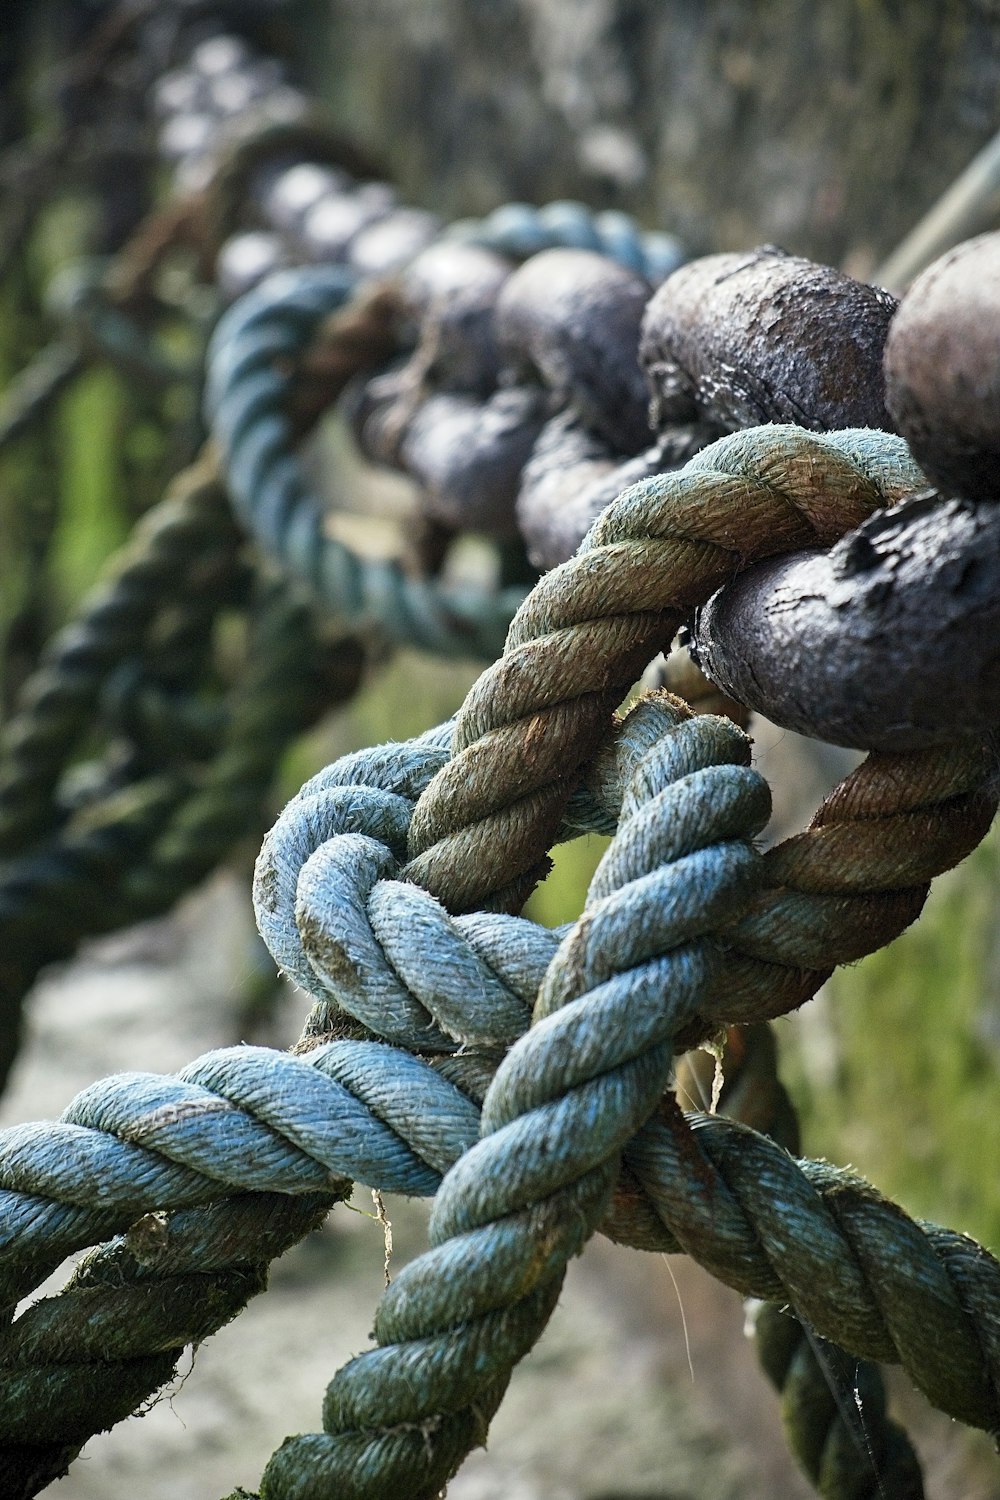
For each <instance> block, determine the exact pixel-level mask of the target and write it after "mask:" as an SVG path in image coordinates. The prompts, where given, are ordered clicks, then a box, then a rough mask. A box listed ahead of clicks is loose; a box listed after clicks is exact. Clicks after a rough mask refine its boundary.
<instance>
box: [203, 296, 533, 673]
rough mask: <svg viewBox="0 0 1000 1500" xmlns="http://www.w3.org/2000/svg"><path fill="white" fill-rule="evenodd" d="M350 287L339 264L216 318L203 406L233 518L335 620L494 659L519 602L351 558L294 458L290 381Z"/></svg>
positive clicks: (508, 594)
mask: <svg viewBox="0 0 1000 1500" xmlns="http://www.w3.org/2000/svg"><path fill="white" fill-rule="evenodd" d="M353 284H354V277H353V276H352V275H351V273H349V272H346V271H344V270H343V269H341V268H337V267H330V268H327V269H324V270H319V269H316V270H308V271H296V272H285V273H279V274H278V275H277V276H275V277H274V278H272V279H271V280H270V281H269V282H267V283H266V284H265V285H264V286H263V287H262V288H261V289H260V290H259V291H257V292H253V293H251V294H250V295H249V296H247V297H245V298H243V299H242V300H241V301H240V302H239V303H237V304H236V306H235V307H233V308H231V309H230V311H229V312H228V313H226V314H225V316H224V317H223V318H222V319H221V321H220V323H219V325H218V327H217V329H216V331H215V334H214V335H213V338H212V343H211V347H210V351H209V365H210V370H209V378H208V388H207V403H208V413H209V419H210V421H211V424H212V430H213V434H214V436H215V438H216V440H217V442H218V443H219V445H220V450H221V454H222V461H223V464H224V467H225V471H226V479H227V483H228V485H229V488H230V491H231V493H232V496H233V499H234V502H235V504H236V506H237V508H238V509H239V512H240V514H241V516H242V517H243V518H244V519H245V520H246V522H247V523H248V524H249V526H250V527H251V529H252V531H253V533H254V535H255V536H256V537H257V539H258V540H259V541H260V543H261V545H262V546H264V547H265V548H266V549H267V551H268V552H269V553H271V554H272V555H273V556H276V557H279V558H280V559H281V560H282V562H283V563H284V564H285V566H286V567H288V568H289V569H290V570H291V571H292V572H293V574H294V575H295V576H296V577H299V578H302V579H303V580H304V581H306V582H307V583H308V584H309V586H310V587H311V588H312V589H313V590H314V591H315V592H316V594H317V595H318V596H319V597H320V598H322V599H323V600H324V601H325V602H326V603H327V604H328V605H329V606H331V607H332V608H333V609H335V610H336V611H337V613H338V615H339V616H341V617H342V618H344V619H345V620H347V621H349V622H352V623H354V622H358V621H360V620H367V621H369V622H373V623H377V624H378V625H379V626H380V627H381V628H382V629H383V630H385V631H386V632H387V633H388V634H389V635H390V637H392V638H394V639H396V640H405V641H409V642H411V643H412V644H414V645H418V646H424V647H427V648H430V649H432V650H435V651H439V652H442V653H444V654H446V655H448V654H456V653H457V654H459V655H473V656H475V655H482V656H487V657H490V656H493V655H494V654H495V652H496V650H497V649H498V648H499V646H500V643H501V641H502V639H503V635H504V632H505V631H506V628H507V623H508V621H509V619H510V617H511V615H512V613H513V611H514V609H515V608H516V605H517V602H518V600H519V599H520V598H521V597H522V595H521V592H520V591H519V590H505V591H500V592H498V593H496V594H492V595H491V594H486V595H484V594H483V593H481V592H480V591H477V590H474V589H469V588H458V587H457V586H446V585H444V584H441V583H437V582H435V581H433V580H425V579H421V578H411V577H408V576H407V575H406V574H405V573H404V572H403V570H402V568H401V567H400V566H399V564H398V563H395V562H391V561H379V562H376V561H371V560H368V559H365V558H361V557H358V556H357V555H356V554H355V553H353V552H352V551H351V550H350V549H349V548H348V547H346V546H345V545H344V544H343V543H342V542H340V541H339V540H337V539H336V538H334V537H331V536H328V535H327V534H326V533H325V532H324V530H323V520H322V512H321V510H320V507H319V505H318V502H317V501H316V499H315V497H314V496H313V495H312V494H311V493H310V492H309V489H308V487H307V484H306V480H305V477H304V475H303V473H302V471H301V469H300V467H299V464H298V461H297V459H296V458H295V457H294V455H293V451H292V427H291V417H290V412H289V410H288V404H289V403H288V386H289V379H288V376H287V375H286V374H285V373H284V372H283V371H282V369H281V368H280V362H281V361H288V360H289V359H292V358H294V357H295V355H297V354H299V353H300V352H302V351H303V350H304V349H305V347H306V345H307V343H308V341H309V339H310V337H311V335H312V333H313V330H314V329H315V328H316V327H317V325H318V323H319V322H320V321H321V320H322V319H323V318H324V317H326V316H328V315H329V314H330V313H332V312H335V311H336V310H337V309H338V308H340V307H341V306H343V304H344V302H345V300H346V298H347V297H348V295H349V293H350V291H351V288H352V286H353Z"/></svg>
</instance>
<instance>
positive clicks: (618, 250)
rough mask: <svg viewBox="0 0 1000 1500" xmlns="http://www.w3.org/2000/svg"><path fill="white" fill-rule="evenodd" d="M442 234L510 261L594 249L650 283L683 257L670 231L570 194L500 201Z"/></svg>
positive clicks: (663, 274)
mask: <svg viewBox="0 0 1000 1500" xmlns="http://www.w3.org/2000/svg"><path fill="white" fill-rule="evenodd" d="M445 234H446V235H447V236H448V238H450V239H458V240H462V241H464V242H465V243H466V244H472V245H482V246H483V247H484V248H485V249H487V250H496V251H497V252H498V253H499V254H501V255H509V256H510V257H511V259H513V260H527V259H528V257H529V256H531V255H537V253H538V252H539V251H540V250H557V249H574V250H597V251H599V252H600V254H602V255H608V256H610V257H611V259H612V260H617V261H619V262H620V263H621V264H622V265H623V266H627V267H628V269H629V270H631V271H638V272H639V274H640V275H641V276H645V277H646V279H647V280H648V281H651V282H653V283H654V284H656V283H659V282H661V281H664V280H665V279H666V278H667V277H668V276H669V275H670V273H671V272H672V271H676V270H677V268H678V266H681V265H683V264H684V261H685V260H686V259H687V256H686V255H685V253H684V249H683V246H682V245H681V243H680V241H679V240H677V239H675V238H674V236H673V235H672V234H665V233H663V232H661V231H659V230H650V229H641V228H640V227H639V226H638V225H637V224H636V222H635V220H634V219H633V218H632V217H631V215H630V214H624V213H620V212H619V211H618V210H617V209H605V210H604V211H603V212H601V213H595V212H594V210H593V209H592V208H588V207H587V205H586V204H585V203H577V202H575V201H573V200H571V199H559V200H557V201H556V202H554V203H546V204H545V205H544V206H543V207H541V208H538V207H536V206H535V205H534V204H532V203H505V204H503V206H502V207H500V208H495V209H494V210H493V212H492V213H490V214H487V215H486V217H485V218H482V219H459V220H458V221H457V222H456V223H454V224H451V225H449V227H448V229H446V230H445Z"/></svg>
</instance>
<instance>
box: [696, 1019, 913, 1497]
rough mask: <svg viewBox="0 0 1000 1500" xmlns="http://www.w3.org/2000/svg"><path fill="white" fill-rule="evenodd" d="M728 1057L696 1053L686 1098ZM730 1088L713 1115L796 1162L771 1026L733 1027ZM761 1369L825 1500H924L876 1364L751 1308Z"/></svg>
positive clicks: (727, 1066)
mask: <svg viewBox="0 0 1000 1500" xmlns="http://www.w3.org/2000/svg"><path fill="white" fill-rule="evenodd" d="M719 1066H720V1055H719V1054H718V1053H717V1054H716V1057H715V1058H712V1057H710V1055H709V1053H708V1052H707V1051H705V1050H702V1049H699V1050H698V1051H696V1052H690V1053H688V1054H687V1056H686V1057H684V1058H683V1059H682V1061H681V1064H680V1065H679V1067H678V1069H677V1078H676V1092H677V1098H678V1101H680V1100H681V1099H688V1100H696V1099H697V1098H698V1097H702V1098H705V1099H707V1098H708V1090H709V1088H712V1089H713V1090H714V1088H715V1084H716V1078H715V1069H716V1068H717V1067H719ZM721 1067H722V1069H723V1073H722V1087H721V1089H720V1090H719V1093H718V1097H717V1099H715V1098H713V1111H712V1112H713V1113H715V1112H716V1111H718V1112H719V1113H721V1114H723V1115H725V1116H726V1117H727V1118H728V1119H733V1120H738V1121H739V1122H740V1123H741V1124H744V1125H751V1126H753V1128H754V1129H755V1130H758V1131H763V1132H764V1133H765V1134H766V1135H768V1136H769V1137H770V1138H771V1140H774V1141H776V1142H777V1143H778V1144H779V1145H782V1146H784V1147H785V1149H786V1150H788V1151H790V1152H792V1153H793V1154H795V1155H797V1154H798V1150H799V1128H798V1118H797V1116H796V1113H795V1106H794V1104H793V1103H792V1100H791V1098H790V1097H789V1095H788V1093H787V1091H786V1090H785V1088H784V1086H783V1085H782V1082H781V1079H780V1078H779V1076H778V1052H777V1043H776V1041H775V1037H774V1032H773V1030H772V1028H771V1027H770V1026H769V1025H768V1023H767V1022H766V1021H764V1022H758V1023H755V1024H753V1025H751V1026H746V1027H729V1028H728V1030H727V1032H726V1037H725V1045H724V1051H723V1053H722V1054H721ZM747 1311H748V1314H749V1317H748V1322H749V1324H750V1326H752V1328H753V1338H754V1345H755V1348H756V1351H757V1357H758V1359H759V1360H760V1363H761V1366H762V1368H763V1370H764V1373H765V1374H766V1375H767V1377H768V1379H769V1380H770V1381H771V1383H772V1385H774V1386H775V1388H776V1389H777V1391H778V1393H779V1395H780V1397H781V1417H782V1422H783V1425H784V1428H785V1435H786V1437H787V1440H788V1446H789V1448H790V1450H791V1452H792V1454H793V1456H794V1457H795V1458H796V1460H797V1461H798V1463H799V1464H800V1466H801V1467H802V1469H803V1471H804V1472H805V1474H806V1475H807V1477H808V1478H809V1480H810V1481H811V1483H812V1484H813V1486H814V1487H815V1489H816V1490H817V1492H818V1493H819V1494H820V1495H821V1496H822V1497H823V1500H884V1497H886V1496H889V1495H892V1496H896V1497H898V1500H923V1497H924V1490H923V1482H922V1479H921V1473H920V1463H919V1460H918V1459H917V1457H916V1454H915V1453H914V1451H913V1448H912V1446H911V1445H910V1442H909V1439H908V1438H907V1436H906V1433H905V1432H904V1431H903V1429H902V1428H901V1427H900V1426H899V1425H898V1423H895V1422H893V1421H892V1420H891V1419H890V1417H889V1415H888V1412H887V1410H886V1393H885V1384H884V1381H883V1379H882V1372H881V1370H880V1369H879V1367H878V1365H876V1364H873V1363H872V1362H871V1361H870V1360H857V1359H854V1358H852V1357H851V1356H850V1355H848V1354H847V1353H846V1352H845V1351H844V1350H843V1349H840V1348H838V1347H837V1345H836V1344H831V1343H830V1342H829V1341H828V1340H820V1339H819V1338H818V1336H817V1335H815V1334H813V1333H811V1332H810V1330H809V1329H808V1327H807V1326H806V1325H805V1324H803V1323H802V1322H801V1321H800V1320H799V1319H798V1318H797V1317H796V1316H795V1315H794V1313H792V1312H791V1311H790V1310H788V1309H779V1308H778V1307H777V1306H775V1305H774V1304H772V1303H767V1302H750V1303H748V1304H747Z"/></svg>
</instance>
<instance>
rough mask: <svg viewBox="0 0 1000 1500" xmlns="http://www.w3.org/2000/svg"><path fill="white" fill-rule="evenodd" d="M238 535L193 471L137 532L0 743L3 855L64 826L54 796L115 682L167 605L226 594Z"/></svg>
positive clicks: (213, 483) (58, 643) (221, 498)
mask: <svg viewBox="0 0 1000 1500" xmlns="http://www.w3.org/2000/svg"><path fill="white" fill-rule="evenodd" d="M237 543H238V532H237V530H236V528H235V526H234V523H233V519H232V516H231V513H230V510H229V506H228V504H227V501H226V495H225V491H224V489H223V488H222V486H221V484H220V482H219V479H218V477H217V474H216V472H215V469H214V467H213V466H212V465H211V464H207V465H202V466H200V467H195V468H194V469H192V470H189V471H187V472H186V473H185V475H184V476H182V477H181V478H179V479H178V480H177V481H176V482H175V484H174V486H173V487H172V489H171V491H170V493H169V494H168V496H167V498H166V499H165V500H164V501H163V503H162V505H161V506H160V507H158V508H157V509H156V511H155V512H152V513H150V515H149V516H148V517H146V518H145V519H144V520H143V521H142V522H141V523H140V524H139V526H138V528H137V530H136V532H135V535H134V537H133V538H132V540H131V542H130V543H129V544H128V546H127V547H126V548H125V549H124V550H123V551H122V553H120V554H119V556H118V558H117V559H116V560H115V561H114V562H113V563H112V565H111V576H110V577H109V579H108V580H107V582H106V583H103V584H100V585H98V588H97V590H96V591H95V593H94V595H93V596H92V597H91V599H90V600H89V601H88V602H87V604H86V606H85V608H84V611H83V612H82V614H81V615H80V616H79V617H78V618H77V619H76V620H74V621H73V622H72V623H71V624H70V625H68V626H67V627H66V628H65V629H64V630H63V631H62V632H60V633H59V634H58V635H57V636H56V637H55V639H54V640H53V641H52V643H51V644H50V646H49V647H48V649H47V650H46V653H45V655H44V657H43V660H42V662H41V663H40V665H39V667H38V670H37V671H36V672H35V674H34V675H33V676H32V678H31V679H30V681H29V682H28V684H27V685H26V687H25V689H24V692H23V694H22V697H21V701H20V702H19V704H18V706H17V710H16V712H15V714H14V715H13V717H12V718H11V719H10V720H9V721H8V723H7V724H6V725H5V726H4V730H3V735H2V738H0V754H2V757H3V760H2V765H0V855H2V856H10V855H13V854H16V853H18V852H19V851H20V850H21V849H23V848H25V847H26V846H27V845H28V844H29V843H30V841H31V840H32V839H35V838H37V837H39V836H40V835H42V834H44V833H46V832H47V831H49V830H50V829H51V828H52V827H53V825H54V823H55V822H56V820H57V819H58V815H59V814H58V807H57V804H56V802H55V800H54V797H53V793H54V790H55V786H56V783H57V781H58V778H59V776H60V775H61V773H62V770H63V767H64V765H65V763H66V758H67V755H68V753H69V751H70V749H71V747H72V746H73V745H74V744H75V743H76V740H77V738H78V736H79V735H80V733H81V732H82V730H83V729H84V727H85V726H86V725H87V723H88V721H89V717H90V714H91V712H92V710H93V706H94V703H95V701H96V697H97V694H98V693H99V691H100V689H101V686H102V684H103V683H104V682H105V681H106V679H107V677H108V675H109V674H110V672H111V671H112V670H113V669H114V668H115V667H116V666H117V665H118V664H120V663H121V662H122V661H125V660H127V659H128V658H130V657H132V656H134V655H135V653H136V649H137V645H138V643H139V642H141V641H142V638H143V634H144V632H145V631H146V629H147V628H148V626H149V624H150V622H151V621H152V620H153V619H154V618H155V617H156V615H157V612H158V611H159V609H160V608H161V606H162V605H163V603H164V602H165V601H170V600H173V599H174V598H175V597H176V595H177V593H178V590H179V588H182V587H183V586H184V585H187V586H188V587H191V588H194V587H197V589H198V590H199V591H201V592H204V591H205V590H211V589H213V588H217V587H219V586H220V582H221V580H222V579H223V577H224V575H225V574H227V573H228V572H229V571H230V570H231V568H232V558H233V553H234V550H235V548H236V546H237Z"/></svg>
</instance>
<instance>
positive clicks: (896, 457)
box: [408, 425, 922, 911]
mask: <svg viewBox="0 0 1000 1500" xmlns="http://www.w3.org/2000/svg"><path fill="white" fill-rule="evenodd" d="M921 483H922V475H921V474H920V471H919V469H917V467H916V465H915V464H914V463H913V461H912V459H911V458H910V456H909V453H908V451H907V449H906V445H905V444H904V443H903V442H902V441H901V440H899V439H896V438H892V437H889V436H887V435H886V434H885V433H880V432H877V431H874V430H870V429H859V430H857V431H849V432H843V433H837V434H835V435H820V434H808V433H805V432H803V431H801V430H800V429H798V428H794V427H787V426H780V425H777V426H773V427H765V428H757V429H753V430H751V431H749V432H746V433H737V434H734V435H733V436H731V437H727V438H723V439H721V440H720V441H719V442H717V443H714V444H712V445H711V446H710V447H709V448H706V449H704V450H703V451H702V452H701V453H700V454H698V455H697V456H696V457H695V458H693V459H692V460H691V461H690V462H689V463H688V464H687V465H686V466H685V467H684V469H682V470H679V471H677V472H676V473H674V474H667V475H662V476H659V477H657V478H654V479H650V480H646V481H644V482H643V483H641V484H638V485H635V486H634V487H633V488H632V489H630V490H627V491H625V493H624V494H623V495H621V496H619V498H618V499H617V500H616V501H615V502H614V503H613V504H612V505H611V506H610V507H609V508H608V510H607V511H605V512H604V514H603V515H602V516H601V517H600V519H599V520H598V521H597V522H596V523H595V525H594V527H593V528H592V529H591V531H590V532H589V533H588V536H587V538H586V539H585V541H584V543H583V545H582V547H581V549H580V551H579V552H578V553H577V555H576V556H575V557H574V558H573V559H571V560H570V561H569V562H567V563H565V564H563V565H562V566H561V567H558V568H555V569H553V570H552V572H550V573H548V574H546V575H545V577H544V578H542V579H541V581H540V582H539V584H538V585H537V587H536V588H535V589H534V591H533V592H532V594H531V595H530V596H529V598H528V599H527V600H526V602H525V603H524V605H523V606H522V607H521V609H520V610H519V612H518V614H517V616H516V618H515V620H514V622H513V623H512V625H511V629H510V633H509V636H508V639H507V645H506V647H505V650H504V654H503V656H502V657H501V658H500V660H499V661H498V662H496V663H495V665H494V666H492V667H490V668H489V669H487V671H486V672H485V673H483V675H482V676H481V677H480V678H479V680H478V682H477V683H476V684H475V686H474V687H473V689H472V691H471V692H470V694H469V696H468V698H467V699H466V702H465V704H464V705H463V708H462V711H461V713H460V715H459V718H458V721H457V725H456V731H455V741H454V746H453V750H454V754H453V757H452V760H451V761H450V762H449V764H448V766H447V767H445V769H444V770H443V771H442V772H441V774H440V776H439V778H438V779H437V780H436V782H435V783H434V784H433V785H432V786H431V787H430V788H429V789H428V792H427V793H426V795H425V797H424V798H423V800H422V803H421V806H420V807H419V808H418V810H417V813H416V815H415V818H414V822H413V824H412V826H411V830H410V849H411V856H412V858H411V863H410V865H409V867H408V876H409V878H411V879H413V880H414V881H415V882H416V883H418V884H420V885H423V886H424V887H425V888H426V889H428V890H430V891H432V892H433V893H434V894H435V895H437V896H438V897H439V898H440V899H441V900H443V902H444V904H445V905H446V906H447V907H448V908H449V909H450V910H452V911H463V910H469V909H471V908H474V907H476V906H481V905H482V904H484V903H486V902H489V903H491V904H494V905H504V906H508V907H509V908H514V909H516V908H517V907H518V906H519V905H520V904H521V902H522V901H523V900H524V897H525V896H526V894H527V891H528V890H529V889H530V888H531V886H532V885H533V884H534V882H535V880H536V878H537V876H538V873H539V869H538V862H537V854H536V852H535V851H536V850H537V848H538V847H539V846H542V847H544V846H545V845H546V844H547V843H548V842H550V841H551V836H552V834H553V833H554V831H555V828H556V827H557V826H558V822H559V819H560V817H561V814H562V808H563V807H564V806H565V802H566V799H567V797H568V795H569V793H570V792H571V790H572V788H573V786H574V784H575V781H576V780H577V779H578V776H579V768H580V767H581V766H582V765H583V764H584V763H585V762H586V761H587V760H588V759H589V758H590V757H591V756H592V755H593V752H594V749H595V747H596V745H597V744H598V743H599V741H600V738H601V736H602V735H603V733H604V732H605V730H606V726H607V723H608V720H609V718H610V715H611V712H612V710H613V709H614V707H615V706H616V705H617V704H618V703H620V702H621V700H622V698H623V697H624V695H625V693H626V692H627V690H628V688H629V686H630V685H631V683H632V682H633V681H634V680H635V678H636V677H637V676H638V675H639V673H640V671H641V670H642V668H643V666H645V664H646V662H647V661H649V660H650V658H651V657H653V656H655V655H656V653H657V652H658V651H661V650H664V649H666V648H668V647H669V644H670V641H671V639H672V637H673V635H674V633H675V631H676V629H677V627H678V626H679V625H680V623H681V622H682V620H683V618H684V616H685V614H687V613H688V611H690V609H691V608H692V607H693V606H694V605H695V604H697V603H699V602H701V601H702V600H704V599H705V598H707V597H708V595H709V594H711V593H712V592H713V591H714V590H715V588H717V587H718V586H719V584H720V583H722V582H724V581H725V580H726V579H728V578H730V577H731V576H732V575H733V574H734V573H736V572H737V571H738V570H739V568H740V567H742V566H745V565H746V563H747V562H749V561H750V560H752V559H753V558H755V557H758V556H766V555H769V554H771V553H776V552H781V551H787V550H789V549H791V548H793V547H796V546H802V545H804V544H805V543H806V542H816V541H833V540H834V539H835V538H836V537H837V536H839V535H841V534H842V533H843V532H844V531H846V530H849V529H850V528H851V527H852V526H855V525H857V524H858V522H859V521H861V520H863V519H864V517H865V516H866V515H867V514H869V513H870V512H871V511H872V510H874V509H876V508H877V507H879V506H882V505H889V504H893V503H894V502H896V501H898V500H900V499H902V498H903V497H904V496H905V495H907V494H909V493H912V492H913V490H915V489H917V488H919V487H920V485H921Z"/></svg>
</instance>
